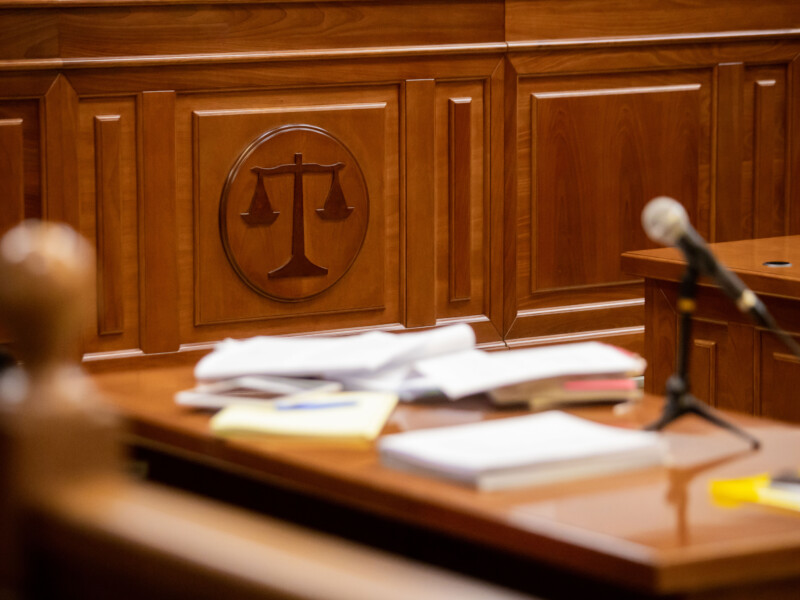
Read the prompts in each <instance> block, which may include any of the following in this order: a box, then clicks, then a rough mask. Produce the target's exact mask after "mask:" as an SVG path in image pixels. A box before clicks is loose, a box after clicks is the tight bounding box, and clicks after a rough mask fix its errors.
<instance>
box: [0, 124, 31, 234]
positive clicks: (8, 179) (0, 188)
mask: <svg viewBox="0 0 800 600" xmlns="http://www.w3.org/2000/svg"><path fill="white" fill-rule="evenodd" d="M24 174H25V157H24V154H23V143H22V119H0V198H2V199H3V207H2V209H0V236H2V235H3V234H4V233H6V232H7V231H8V230H9V229H11V228H12V227H14V226H15V225H17V224H18V223H20V222H21V221H22V220H23V219H24V218H25V179H24Z"/></svg>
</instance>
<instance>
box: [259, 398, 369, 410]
mask: <svg viewBox="0 0 800 600" xmlns="http://www.w3.org/2000/svg"><path fill="white" fill-rule="evenodd" d="M356 404H357V402H355V401H354V400H340V401H335V402H295V403H293V404H276V405H275V408H276V409H277V410H314V409H317V408H339V407H342V406H355V405H356Z"/></svg>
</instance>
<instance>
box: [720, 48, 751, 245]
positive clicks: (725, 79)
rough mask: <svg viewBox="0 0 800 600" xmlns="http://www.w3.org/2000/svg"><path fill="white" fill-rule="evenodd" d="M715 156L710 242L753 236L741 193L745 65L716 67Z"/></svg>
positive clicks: (745, 204)
mask: <svg viewBox="0 0 800 600" xmlns="http://www.w3.org/2000/svg"><path fill="white" fill-rule="evenodd" d="M717 89H718V91H717V94H718V95H717V119H716V120H717V148H720V149H722V150H721V151H720V152H719V154H718V159H717V174H716V189H715V192H716V201H715V203H714V213H715V219H714V229H713V230H712V234H711V238H710V239H711V241H715V242H727V241H730V240H740V239H744V238H747V237H750V236H751V235H752V231H753V208H752V205H748V203H746V201H745V198H744V195H743V193H742V160H743V156H742V147H743V144H744V123H743V119H744V115H743V112H742V102H743V96H744V65H743V64H742V63H732V64H724V65H720V66H719V67H718V68H717Z"/></svg>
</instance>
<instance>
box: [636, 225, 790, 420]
mask: <svg viewBox="0 0 800 600" xmlns="http://www.w3.org/2000/svg"><path fill="white" fill-rule="evenodd" d="M710 248H711V249H712V251H713V252H714V254H715V255H716V256H717V258H718V259H719V260H720V262H722V264H724V265H726V266H727V267H728V268H729V269H731V270H732V271H733V272H735V273H736V274H737V275H738V276H739V277H740V278H741V279H742V281H744V283H745V284H746V285H747V286H749V287H750V288H751V289H752V290H753V291H754V292H756V294H758V295H759V297H760V298H761V299H762V300H763V301H764V304H765V305H766V306H767V309H768V310H769V311H770V313H772V315H773V317H774V318H775V320H776V321H777V323H778V325H779V326H780V327H781V328H782V329H784V330H786V331H787V332H789V333H790V334H793V335H795V336H796V335H798V333H800V314H799V313H798V302H800V236H786V237H778V238H764V239H755V240H740V241H736V242H721V243H716V244H711V245H710ZM622 268H623V269H625V270H626V271H627V272H629V273H631V274H634V275H637V276H639V277H643V278H644V279H645V290H646V292H645V293H646V303H647V307H646V315H647V316H646V331H645V351H644V356H645V358H646V359H647V361H648V370H647V373H646V376H645V386H646V389H647V390H649V391H651V392H654V393H658V392H660V391H663V389H664V388H663V386H664V383H665V381H666V379H667V377H668V376H669V375H670V374H671V373H672V372H673V371H674V369H675V348H676V344H677V319H678V314H677V309H676V303H677V297H678V282H679V281H680V279H681V277H682V274H683V271H684V269H685V262H684V259H683V257H682V254H681V252H680V251H678V250H677V249H674V248H659V249H655V250H643V251H634V252H628V253H625V254H624V255H623V256H622ZM700 284H701V285H700V288H699V291H698V296H697V309H696V311H695V313H694V319H693V335H692V344H691V350H690V352H691V359H690V367H691V371H690V377H691V384H692V391H693V392H694V393H695V394H696V395H697V396H698V397H700V398H702V399H703V400H705V401H707V402H709V403H711V404H712V405H714V406H717V407H721V408H727V409H731V410H737V411H740V412H745V413H749V414H756V415H763V416H769V417H772V418H778V419H785V420H790V421H794V422H800V408H798V407H799V406H800V404H798V402H797V401H796V397H797V394H796V390H797V386H796V385H795V382H796V381H797V377H798V359H797V358H795V357H793V356H792V355H791V352H790V350H789V349H788V348H786V347H785V345H784V344H783V343H782V342H780V341H779V340H778V339H777V338H775V336H773V335H772V334H770V333H769V332H768V331H766V330H764V329H763V328H760V327H756V326H755V325H754V323H753V321H752V319H751V318H750V317H749V316H748V315H744V314H742V313H740V312H739V311H738V310H737V309H736V307H735V306H734V305H733V303H732V301H731V300H730V299H728V298H727V297H726V296H724V295H723V294H722V293H721V292H720V291H718V290H717V289H715V287H714V285H713V282H711V281H708V280H705V279H701V281H700Z"/></svg>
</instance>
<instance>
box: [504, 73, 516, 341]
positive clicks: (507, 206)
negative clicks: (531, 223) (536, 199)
mask: <svg viewBox="0 0 800 600" xmlns="http://www.w3.org/2000/svg"><path fill="white" fill-rule="evenodd" d="M504 61H505V74H504V85H503V87H504V92H503V113H504V118H503V126H504V131H503V144H504V153H503V156H504V161H503V164H504V175H503V226H502V231H504V232H505V236H506V237H505V239H504V240H503V338H505V337H506V335H507V334H508V332H509V330H510V329H511V326H512V325H513V323H514V320H515V319H516V317H517V235H518V231H517V201H518V198H517V174H518V164H517V154H518V152H519V148H518V144H517V103H518V98H517V88H518V84H519V74H518V73H517V70H516V69H515V68H514V65H513V64H512V63H511V61H510V60H508V58H506V59H504Z"/></svg>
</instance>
